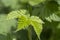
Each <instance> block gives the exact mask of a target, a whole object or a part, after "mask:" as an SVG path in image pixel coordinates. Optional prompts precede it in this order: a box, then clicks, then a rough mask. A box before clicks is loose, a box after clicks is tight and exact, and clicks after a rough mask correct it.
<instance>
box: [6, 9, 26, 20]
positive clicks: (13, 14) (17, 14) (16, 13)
mask: <svg viewBox="0 0 60 40" xmlns="http://www.w3.org/2000/svg"><path fill="white" fill-rule="evenodd" d="M26 12H27V11H26V10H24V9H22V10H20V11H12V12H10V13H9V14H8V16H7V19H8V20H9V19H14V18H18V17H21V15H24V14H26Z"/></svg>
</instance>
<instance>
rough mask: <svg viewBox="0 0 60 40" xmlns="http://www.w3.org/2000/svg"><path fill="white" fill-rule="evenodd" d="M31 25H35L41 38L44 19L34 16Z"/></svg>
mask: <svg viewBox="0 0 60 40" xmlns="http://www.w3.org/2000/svg"><path fill="white" fill-rule="evenodd" d="M31 19H32V20H31V25H32V26H33V28H34V30H35V32H36V34H37V36H38V38H39V39H40V37H39V36H40V34H41V31H42V23H43V21H42V20H41V19H39V18H38V17H33V16H32V18H31Z"/></svg>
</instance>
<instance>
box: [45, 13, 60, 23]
mask: <svg viewBox="0 0 60 40" xmlns="http://www.w3.org/2000/svg"><path fill="white" fill-rule="evenodd" d="M46 20H48V21H50V22H52V21H60V17H59V16H58V15H56V14H54V13H53V14H52V15H50V16H49V17H47V18H46Z"/></svg>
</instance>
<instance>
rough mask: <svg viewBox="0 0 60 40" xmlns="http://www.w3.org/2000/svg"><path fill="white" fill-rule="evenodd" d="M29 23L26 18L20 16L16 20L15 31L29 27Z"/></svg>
mask: <svg viewBox="0 0 60 40" xmlns="http://www.w3.org/2000/svg"><path fill="white" fill-rule="evenodd" d="M29 23H30V21H29V20H28V18H27V16H21V17H20V18H19V19H18V27H17V31H19V30H21V29H24V28H26V27H28V26H29Z"/></svg>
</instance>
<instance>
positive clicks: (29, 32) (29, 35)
mask: <svg viewBox="0 0 60 40" xmlns="http://www.w3.org/2000/svg"><path fill="white" fill-rule="evenodd" d="M27 30H28V37H29V40H32V33H31V27H28V29H27Z"/></svg>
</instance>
